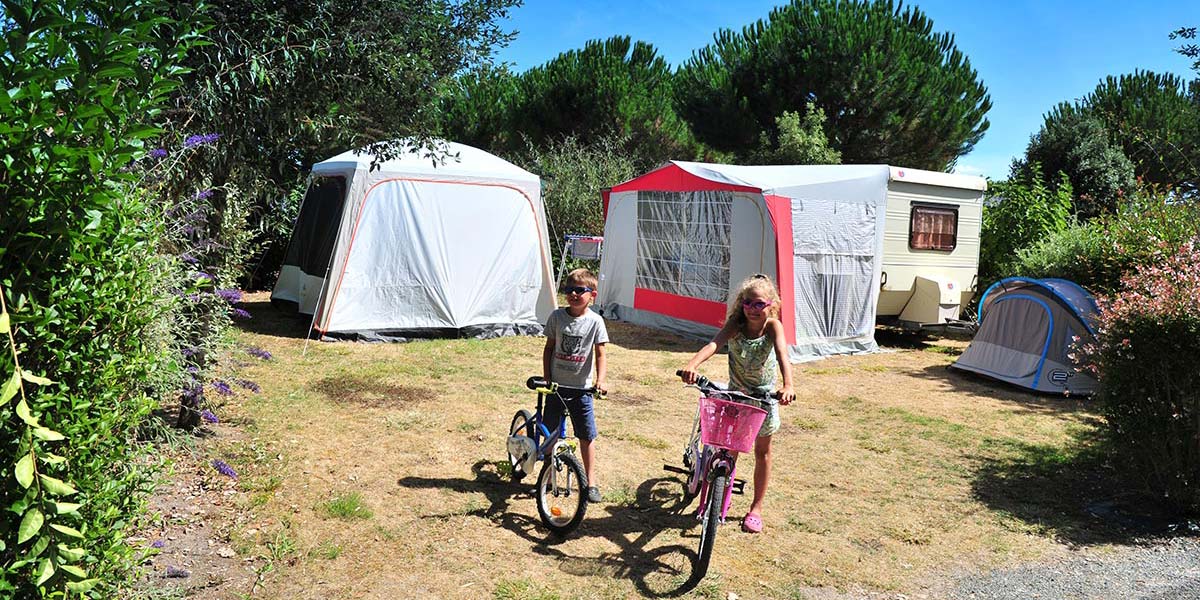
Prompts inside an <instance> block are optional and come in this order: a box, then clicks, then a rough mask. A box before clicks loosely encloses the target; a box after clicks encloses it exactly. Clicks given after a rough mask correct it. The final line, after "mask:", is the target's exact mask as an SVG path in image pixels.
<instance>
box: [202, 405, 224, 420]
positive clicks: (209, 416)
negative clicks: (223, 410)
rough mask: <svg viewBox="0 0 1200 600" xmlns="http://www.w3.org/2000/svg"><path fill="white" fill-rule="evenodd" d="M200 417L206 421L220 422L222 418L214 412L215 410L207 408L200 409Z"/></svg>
mask: <svg viewBox="0 0 1200 600" xmlns="http://www.w3.org/2000/svg"><path fill="white" fill-rule="evenodd" d="M200 418H201V419H204V421H205V422H207V423H220V422H221V420H220V419H218V418H217V415H215V414H213V411H211V410H208V409H207V408H206V409H204V410H202V411H200Z"/></svg>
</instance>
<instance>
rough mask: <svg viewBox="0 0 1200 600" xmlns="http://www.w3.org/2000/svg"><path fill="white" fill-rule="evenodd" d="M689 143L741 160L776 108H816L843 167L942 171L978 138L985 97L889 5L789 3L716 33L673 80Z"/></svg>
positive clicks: (831, 0)
mask: <svg viewBox="0 0 1200 600" xmlns="http://www.w3.org/2000/svg"><path fill="white" fill-rule="evenodd" d="M675 90H676V96H677V100H678V110H679V113H680V114H681V115H683V116H684V118H685V119H687V121H688V122H689V123H690V124H691V125H692V128H693V132H694V133H695V135H696V137H697V138H698V139H699V140H700V141H702V142H703V143H705V144H709V145H711V146H712V147H714V148H716V149H718V150H724V151H734V152H745V151H747V150H748V149H750V148H752V147H754V146H755V145H756V144H757V143H758V141H759V140H758V135H759V132H761V131H770V130H774V129H775V127H776V124H775V119H776V118H777V117H779V116H780V115H782V114H783V113H784V112H785V111H792V112H797V113H799V112H803V111H804V107H805V106H806V105H807V104H808V103H810V102H811V103H813V104H815V105H816V106H818V107H820V108H821V109H823V110H824V112H825V114H826V115H827V117H828V121H827V123H826V125H825V132H826V135H827V137H828V139H829V142H830V145H831V146H832V147H833V148H834V149H836V150H838V151H840V152H841V154H842V160H844V161H845V162H847V163H891V164H900V165H905V166H910V167H916V168H926V169H933V170H943V169H946V168H948V167H950V166H952V165H953V164H954V162H955V160H956V159H957V158H958V157H960V156H962V155H964V154H966V153H968V152H970V151H971V149H972V148H973V147H974V145H975V143H976V142H978V141H979V139H980V138H981V137H982V136H983V133H984V132H985V131H986V130H987V127H988V122H987V120H986V119H985V115H986V114H987V111H988V110H989V109H990V108H991V100H990V98H989V96H988V94H987V89H986V88H985V87H984V85H983V83H982V82H980V81H979V79H978V75H977V73H976V72H975V70H974V69H973V68H972V67H971V64H970V61H969V60H968V59H967V58H966V57H965V56H964V55H963V54H962V52H960V51H959V50H958V49H957V47H956V46H955V43H954V36H953V35H951V34H949V33H935V32H934V30H933V22H932V21H931V20H930V19H929V18H928V17H927V16H925V14H924V13H922V12H921V11H920V10H919V9H917V8H914V7H903V6H902V5H899V4H897V3H894V2H891V1H890V0H876V1H873V2H839V1H837V0H793V1H792V2H790V3H788V4H786V5H784V6H782V7H779V8H776V9H775V10H773V11H771V13H770V15H769V17H768V18H767V19H766V20H765V21H764V20H760V21H758V22H756V23H754V24H753V25H750V26H747V27H745V28H744V29H743V30H742V31H741V32H733V31H731V30H722V31H720V32H718V33H717V34H716V36H715V40H714V42H713V43H712V44H710V45H709V46H706V47H705V48H702V49H700V50H699V51H697V52H696V53H695V54H694V55H693V56H692V58H691V59H690V60H689V61H688V62H687V63H685V64H684V65H683V66H682V67H681V68H680V70H679V72H678V73H677V77H676V84H675Z"/></svg>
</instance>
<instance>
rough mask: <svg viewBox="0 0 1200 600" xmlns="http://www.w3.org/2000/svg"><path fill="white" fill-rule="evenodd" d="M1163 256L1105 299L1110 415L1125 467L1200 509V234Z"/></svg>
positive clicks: (1095, 351)
mask: <svg viewBox="0 0 1200 600" xmlns="http://www.w3.org/2000/svg"><path fill="white" fill-rule="evenodd" d="M1163 248H1166V250H1164V251H1162V252H1161V253H1160V254H1159V255H1157V256H1155V257H1152V259H1151V260H1148V261H1147V263H1146V264H1143V265H1141V266H1139V267H1137V268H1136V270H1134V271H1133V272H1132V273H1131V274H1129V275H1126V276H1125V277H1124V278H1122V281H1121V289H1120V291H1119V292H1118V293H1116V294H1115V295H1113V296H1110V297H1105V298H1101V299H1100V305H1101V317H1100V322H1099V323H1098V328H1097V341H1096V344H1095V345H1094V346H1093V347H1092V348H1090V349H1089V350H1090V352H1089V354H1090V358H1091V359H1092V361H1093V363H1094V366H1093V368H1094V369H1095V370H1096V372H1097V375H1098V376H1099V378H1100V382H1101V392H1100V398H1101V400H1102V401H1103V406H1104V414H1105V417H1106V418H1107V420H1108V425H1109V428H1110V431H1111V434H1112V437H1113V440H1114V442H1115V445H1116V448H1117V452H1118V453H1119V454H1120V458H1121V459H1122V462H1123V463H1124V464H1127V465H1129V466H1130V467H1132V470H1133V472H1136V473H1141V474H1143V475H1144V476H1145V478H1146V484H1147V485H1148V487H1149V488H1150V489H1151V490H1153V491H1155V492H1157V493H1159V494H1161V495H1162V496H1163V497H1164V498H1165V499H1166V501H1167V502H1168V503H1169V504H1171V505H1173V506H1174V507H1176V508H1178V509H1181V510H1184V511H1188V512H1194V511H1200V237H1196V238H1193V239H1192V240H1191V241H1189V242H1187V243H1185V244H1183V245H1182V247H1181V248H1179V250H1178V251H1171V250H1169V247H1168V246H1167V245H1166V244H1164V245H1163Z"/></svg>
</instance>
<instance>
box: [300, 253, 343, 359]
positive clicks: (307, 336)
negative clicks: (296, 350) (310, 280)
mask: <svg viewBox="0 0 1200 600" xmlns="http://www.w3.org/2000/svg"><path fill="white" fill-rule="evenodd" d="M335 254H337V252H336V251H335V252H330V253H329V264H328V265H326V266H325V278H324V279H322V280H321V289H320V290H319V291H318V292H317V305H316V306H314V307H313V316H312V320H310V321H309V322H308V331H306V332H304V348H303V349H301V350H300V356H301V357H304V356H307V355H308V341H309V340H311V339H312V331H313V327H314V326H316V324H317V312H318V311H319V310H321V307H322V305H323V304H324V300H323V299H324V297H325V284H326V283H328V282H329V272H330V271H332V270H333V256H334V255H335ZM301 272H303V271H301Z"/></svg>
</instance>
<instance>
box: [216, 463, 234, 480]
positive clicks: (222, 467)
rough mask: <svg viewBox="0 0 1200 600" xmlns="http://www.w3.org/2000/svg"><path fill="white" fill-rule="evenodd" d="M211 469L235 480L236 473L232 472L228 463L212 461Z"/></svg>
mask: <svg viewBox="0 0 1200 600" xmlns="http://www.w3.org/2000/svg"><path fill="white" fill-rule="evenodd" d="M212 468H214V469H216V470H217V472H218V473H220V474H222V475H224V476H226V477H230V478H232V479H237V471H234V470H233V467H231V466H229V463H226V462H225V461H223V460H221V459H219V458H214V459H213V461H212Z"/></svg>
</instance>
